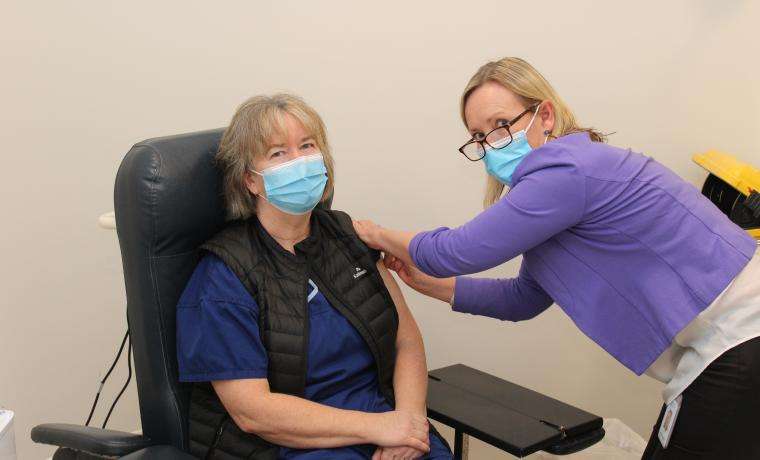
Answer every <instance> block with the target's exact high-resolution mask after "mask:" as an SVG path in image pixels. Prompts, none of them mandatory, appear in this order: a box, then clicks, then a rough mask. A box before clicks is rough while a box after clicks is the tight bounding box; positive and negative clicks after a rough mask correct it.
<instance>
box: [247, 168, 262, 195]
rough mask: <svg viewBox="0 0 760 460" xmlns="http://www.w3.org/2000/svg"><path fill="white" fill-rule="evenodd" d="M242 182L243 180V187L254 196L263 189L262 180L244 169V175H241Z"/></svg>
mask: <svg viewBox="0 0 760 460" xmlns="http://www.w3.org/2000/svg"><path fill="white" fill-rule="evenodd" d="M243 182H245V188H247V189H248V191H249V192H251V194H253V195H254V196H258V195H260V194H261V193H263V191H264V186H263V182H264V181H263V180H262V179H261V177H259V175H258V174H254V173H252V172H250V171H246V172H245V176H244V177H243Z"/></svg>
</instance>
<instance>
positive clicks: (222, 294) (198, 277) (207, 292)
mask: <svg viewBox="0 0 760 460" xmlns="http://www.w3.org/2000/svg"><path fill="white" fill-rule="evenodd" d="M204 254H205V255H204V256H203V258H202V259H201V260H200V262H199V263H198V265H197V266H196V267H195V271H193V274H192V275H191V276H190V280H189V281H188V283H187V286H186V287H185V290H184V292H183V293H182V296H181V297H180V300H179V303H178V306H191V305H198V304H200V303H201V302H204V301H219V302H226V303H235V304H239V305H243V306H248V307H250V308H254V307H255V301H254V300H253V298H252V297H251V295H250V294H249V293H248V291H247V290H246V289H245V287H244V286H243V283H242V282H241V281H240V279H238V277H237V275H235V273H234V272H233V271H232V270H231V269H230V267H229V266H227V264H225V263H224V262H223V261H222V259H220V258H219V257H217V256H216V255H214V254H211V253H204Z"/></svg>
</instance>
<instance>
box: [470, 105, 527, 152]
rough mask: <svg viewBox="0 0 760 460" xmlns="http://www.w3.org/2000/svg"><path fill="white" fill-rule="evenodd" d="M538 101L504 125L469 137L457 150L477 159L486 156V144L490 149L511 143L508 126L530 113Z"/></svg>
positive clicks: (510, 133) (500, 147) (510, 132)
mask: <svg viewBox="0 0 760 460" xmlns="http://www.w3.org/2000/svg"><path fill="white" fill-rule="evenodd" d="M539 104H540V102H537V103H535V104H533V105H531V106H530V107H528V108H527V109H525V110H523V111H522V113H520V115H518V116H516V117H514V118H513V119H511V120H509V121H507V122H506V123H505V124H504V125H502V126H498V127H496V128H494V129H492V130H491V131H489V132H488V134H486V135H485V136H483V139H481V140H477V139H474V138H473V139H470V140H469V141H467V142H466V143H465V144H464V145H463V146H461V147H459V151H460V152H462V155H464V156H465V157H466V158H467V159H468V160H470V161H479V160H482V159H483V157H485V156H486V145H488V147H489V148H492V149H502V148H504V147H506V146H508V145H509V144H511V143H512V131H510V129H509V128H510V127H511V126H513V125H514V124H515V123H517V122H518V121H519V120H520V118H522V117H523V116H524V115H525V114H526V113H530V112H532V111H533V110H535V109H536V108H537V107H538V106H539ZM484 144H485V145H484Z"/></svg>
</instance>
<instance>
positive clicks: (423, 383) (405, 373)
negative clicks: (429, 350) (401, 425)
mask: <svg viewBox="0 0 760 460" xmlns="http://www.w3.org/2000/svg"><path fill="white" fill-rule="evenodd" d="M418 334H419V332H418ZM427 379H428V376H427V362H426V359H425V347H424V345H423V343H422V337H421V336H420V337H419V338H418V339H414V341H411V340H410V341H409V342H408V343H406V344H402V345H401V346H400V347H398V349H397V353H396V367H395V371H394V374H393V389H394V392H395V395H396V410H403V411H411V412H415V413H419V414H423V415H424V414H426V412H427V405H426V399H427V383H428V382H427Z"/></svg>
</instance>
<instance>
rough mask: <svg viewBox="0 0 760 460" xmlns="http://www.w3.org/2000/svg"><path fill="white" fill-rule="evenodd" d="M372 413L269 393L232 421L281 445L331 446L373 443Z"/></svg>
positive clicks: (294, 446)
mask: <svg viewBox="0 0 760 460" xmlns="http://www.w3.org/2000/svg"><path fill="white" fill-rule="evenodd" d="M373 415H375V414H370V413H364V412H359V411H352V410H343V409H336V408H333V407H329V406H325V405H322V404H317V403H315V402H312V401H309V400H307V399H303V398H298V397H295V396H290V395H286V394H281V393H270V394H268V395H266V396H264V397H261V398H259V401H257V403H256V404H255V406H253V405H252V406H249V407H248V408H247V410H245V409H244V410H243V411H242V413H241V414H238V417H236V419H241V421H238V420H236V421H238V424H239V425H242V426H241V428H242V429H243V430H244V431H247V432H252V433H255V434H257V435H258V436H261V437H262V438H264V439H266V440H267V441H270V442H272V443H275V444H278V445H281V446H286V447H292V448H298V449H307V448H331V447H343V446H349V445H355V444H366V443H373V440H372V439H370V438H371V436H370V434H369V433H370V428H371V427H372V426H373V422H372V416H373ZM241 422H242V423H241Z"/></svg>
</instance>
